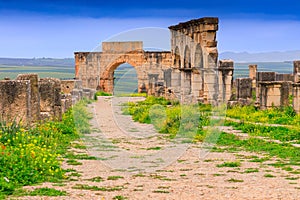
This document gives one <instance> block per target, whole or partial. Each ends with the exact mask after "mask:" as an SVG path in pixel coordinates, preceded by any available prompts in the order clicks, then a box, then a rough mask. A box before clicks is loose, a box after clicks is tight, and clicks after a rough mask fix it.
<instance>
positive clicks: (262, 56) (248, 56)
mask: <svg viewBox="0 0 300 200" xmlns="http://www.w3.org/2000/svg"><path fill="white" fill-rule="evenodd" d="M219 57H220V59H232V60H234V62H285V61H293V60H300V50H297V51H284V52H279V51H278V52H277V51H276V52H262V53H248V52H238V53H236V52H223V53H220V56H219Z"/></svg>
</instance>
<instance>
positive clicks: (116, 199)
mask: <svg viewBox="0 0 300 200" xmlns="http://www.w3.org/2000/svg"><path fill="white" fill-rule="evenodd" d="M126 199H128V198H127V197H124V196H122V195H117V196H114V197H113V200H126Z"/></svg>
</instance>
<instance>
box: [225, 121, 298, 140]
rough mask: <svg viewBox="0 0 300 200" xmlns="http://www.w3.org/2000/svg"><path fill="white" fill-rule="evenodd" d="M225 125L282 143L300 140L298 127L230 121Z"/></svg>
mask: <svg viewBox="0 0 300 200" xmlns="http://www.w3.org/2000/svg"><path fill="white" fill-rule="evenodd" d="M225 125H226V126H233V127H235V129H238V130H241V131H243V132H244V133H248V134H249V135H251V136H263V137H268V138H270V139H274V140H280V141H282V142H286V141H294V140H300V129H299V128H298V127H293V128H292V127H282V126H266V125H258V124H250V123H244V122H241V123H238V122H233V121H228V120H226V121H225Z"/></svg>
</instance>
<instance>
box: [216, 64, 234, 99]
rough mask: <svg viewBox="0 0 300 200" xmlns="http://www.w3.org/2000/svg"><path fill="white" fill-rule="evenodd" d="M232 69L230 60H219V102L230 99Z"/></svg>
mask: <svg viewBox="0 0 300 200" xmlns="http://www.w3.org/2000/svg"><path fill="white" fill-rule="evenodd" d="M233 70H234V67H233V61H232V60H220V61H219V89H220V91H219V93H220V96H219V100H220V101H221V102H224V101H225V102H227V101H229V99H230V96H231V90H232V84H233Z"/></svg>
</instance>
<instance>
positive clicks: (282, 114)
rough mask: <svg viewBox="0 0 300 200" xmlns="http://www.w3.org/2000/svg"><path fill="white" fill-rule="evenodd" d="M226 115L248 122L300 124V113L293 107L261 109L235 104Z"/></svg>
mask: <svg viewBox="0 0 300 200" xmlns="http://www.w3.org/2000/svg"><path fill="white" fill-rule="evenodd" d="M226 116H227V117H230V118H236V119H241V120H243V121H247V122H261V123H268V124H288V125H300V115H299V114H298V115H297V114H296V113H295V111H293V109H292V107H286V108H272V109H267V110H259V109H257V108H255V107H254V106H234V107H232V108H228V109H227V112H226Z"/></svg>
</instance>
